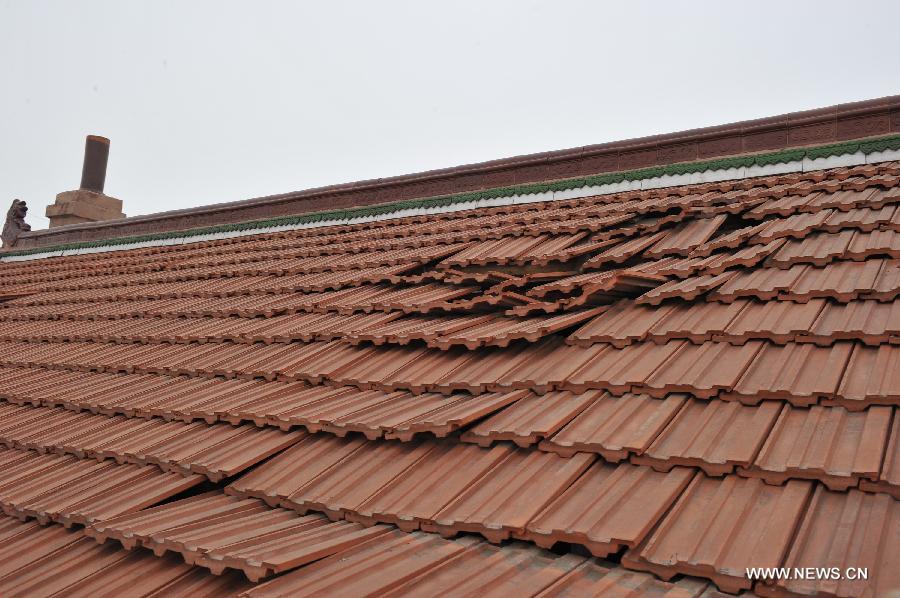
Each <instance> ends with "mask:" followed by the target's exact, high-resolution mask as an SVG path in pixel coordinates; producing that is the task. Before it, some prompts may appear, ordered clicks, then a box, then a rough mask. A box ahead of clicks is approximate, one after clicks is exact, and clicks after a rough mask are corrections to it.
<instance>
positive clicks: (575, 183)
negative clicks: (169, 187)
mask: <svg viewBox="0 0 900 598" xmlns="http://www.w3.org/2000/svg"><path fill="white" fill-rule="evenodd" d="M889 151H900V135H888V136H883V137H875V138H869V139H863V140H854V141H847V142H843V143H830V144H826V145H819V146H810V147H807V148H792V149H786V150H781V151H777V152H768V153H756V154H744V155H740V156H730V157H726V158H716V159H713V160H702V161H692V162H678V163H674V164H669V165H666V166H654V167H649V168H639V169H633V170H624V171H618V172H609V173H603V174H597V175H590V176H581V177H573V178H566V179H558V180H555V181H547V182H542V183H526V184H522V185H513V186H506V187H495V188H492V189H483V190H479V191H469V192H464V193H456V194H450V195H441V196H434V197H424V198H417V199H406V200H400V201H394V202H387V203H381V204H376V205H369V206H356V207H348V208H341V209H337V210H324V211H318V212H306V213H302V214H297V215H292V216H280V217H276V218H268V219H262V220H248V221H245V222H237V223H230V224H220V225H215V226H207V227H198V228H192V229H186V230H177V231H163V232H159V233H154V234H148V235H134V236H125V237H115V238H108V239H98V240H93V241H82V242H74V243H63V244H59V245H50V246H37V247H30V248H27V249H21V250H15V249H14V250H12V251H5V252H0V259H3V258H9V257H17V256H28V255H35V254H44V253H57V252H62V251H70V250H78V249H90V248H99V247H112V246H116V245H134V244H138V243H148V242H154V241H163V240H168V239H188V238H192V237H199V236H204V235H210V234H221V233H233V232H241V231H255V232H262V231H261V230H260V229H265V228H274V227H281V226H286V227H292V226H298V225H305V224H311V225H317V226H335V225H340V224H350V222H346V221H350V220H353V219H374V218H377V219H379V220H381V219H388V218H398V217H403V216H408V215H410V214H403V213H402V212H404V211H410V210H412V211H416V210H424V209H435V208H446V207H450V206H454V205H457V204H467V203H475V202H479V201H485V200H496V199H501V198H515V197H519V196H525V195H536V194H541V193H547V192H550V193H553V192H562V191H570V190H574V189H581V188H585V187H601V186H604V185H615V184H619V183H629V182H635V181H647V180H653V179H662V178H663V177H678V176H683V175H691V174H698V173H703V172H715V171H727V170H730V169H735V168H752V167H760V168H765V167H770V166H774V165H779V164H787V163H792V162H803V161H805V160H809V161H814V160H824V159H828V158H833V157H836V156H847V155H854V154H857V153H860V154H862V155H863V156H868V155H869V154H873V153H880V152H889ZM821 167H822V166H820V168H821ZM824 167H827V166H824ZM760 174H765V173H760ZM746 176H747V175H746V174H744V175H740V174H738V175H736V176H735V177H727V178H745V177H746ZM664 182H666V183H668V184H659V185H655V188H661V187H667V186H679V185H683V184H686V182H683V181H664ZM698 182H699V181H698ZM595 194H603V192H598V193H595ZM550 199H552V198H547V200H550ZM560 199H563V198H560ZM534 201H545V199H540V200H534ZM472 207H479V206H472ZM384 216H387V217H388V218H380V217H384ZM255 232H254V233H249V234H255ZM40 234H41V233H40V231H35V232H33V233H24V234H23V235H22V237H20V239H25V238H28V237H38V236H40ZM48 257H49V256H48Z"/></svg>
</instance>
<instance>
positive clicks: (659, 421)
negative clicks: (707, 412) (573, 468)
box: [540, 393, 686, 462]
mask: <svg viewBox="0 0 900 598" xmlns="http://www.w3.org/2000/svg"><path fill="white" fill-rule="evenodd" d="M685 400H686V396H685V395H682V394H670V395H668V396H667V397H666V398H665V399H654V398H651V397H650V396H648V395H632V394H626V395H623V396H621V397H614V396H612V395H610V394H608V393H604V394H603V395H602V396H601V397H600V398H599V399H598V400H596V401H595V402H594V403H593V404H591V405H590V406H588V407H587V409H585V410H584V411H582V412H581V413H580V414H578V415H577V416H576V417H575V418H574V419H573V420H572V421H571V422H569V423H568V424H567V425H566V426H565V427H564V428H563V429H562V430H561V431H559V432H558V433H556V434H555V435H553V436H552V437H551V438H550V439H548V440H544V441H543V442H541V445H540V446H541V449H542V450H546V451H552V452H554V453H558V454H560V455H562V456H564V457H570V456H572V455H574V454H575V453H576V452H579V451H580V452H589V453H599V454H600V455H601V456H602V457H603V458H604V459H605V460H606V461H611V462H615V461H621V460H622V459H626V458H627V457H628V454H629V453H634V454H641V453H643V452H644V451H645V450H646V449H647V448H648V447H649V446H650V444H651V443H652V442H653V440H654V439H655V438H656V436H657V435H658V434H659V432H660V431H662V430H663V428H665V427H666V425H667V424H668V423H669V422H670V421H671V419H672V418H673V417H674V416H675V414H676V413H678V411H679V410H680V409H681V407H682V406H683V405H684V402H685Z"/></svg>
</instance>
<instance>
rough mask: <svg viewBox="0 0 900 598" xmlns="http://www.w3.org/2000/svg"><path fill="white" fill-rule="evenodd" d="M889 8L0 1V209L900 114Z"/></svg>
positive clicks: (132, 207) (229, 189) (217, 192)
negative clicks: (888, 110)
mask: <svg viewBox="0 0 900 598" xmlns="http://www.w3.org/2000/svg"><path fill="white" fill-rule="evenodd" d="M897 23H900V2H892V1H884V2H875V1H873V2H866V1H860V0H857V1H856V2H849V1H843V2H831V1H823V0H815V1H808V2H794V1H790V2H789V1H785V0H778V1H772V2H770V1H760V2H749V3H748V2H721V1H710V2H664V1H662V0H659V1H655V2H638V1H628V2H618V3H611V2H610V3H606V2H599V1H593V2H591V1H574V0H573V1H566V0H552V1H546V2H534V1H523V0H503V1H500V0H497V1H493V0H476V1H472V2H468V1H458V0H457V1H453V2H427V1H422V0H420V1H418V2H414V1H410V2H396V1H386V0H382V1H379V2H371V1H369V2H363V1H360V2H341V1H335V0H331V1H328V2H321V1H320V2H266V1H256V2H249V1H248V2H225V1H222V0H216V1H209V2H205V1H197V0H192V1H190V2H168V1H162V0H154V1H147V2H137V1H123V0H110V1H92V0H80V1H78V2H74V1H59V2H47V1H42V0H16V1H11V0H0V201H2V204H3V205H2V209H3V212H5V211H6V206H7V205H8V203H9V202H10V201H12V199H13V198H16V197H18V198H22V199H25V200H27V202H28V204H29V207H30V208H31V211H30V213H29V215H28V221H29V222H30V223H31V224H32V226H33V227H34V228H45V227H46V226H47V220H46V218H44V215H43V214H44V208H45V206H46V205H47V204H48V203H52V202H53V200H54V198H55V195H56V193H58V192H60V191H66V190H71V189H75V188H76V187H77V186H78V183H79V180H80V175H81V160H82V151H83V145H84V136H85V135H87V134H89V133H93V134H98V135H104V136H106V137H109V138H110V139H111V140H112V148H111V153H110V161H109V170H108V175H107V181H106V192H107V193H108V194H110V195H113V196H115V197H119V198H121V199H123V200H124V202H125V212H126V213H127V214H129V215H138V214H146V213H152V212H158V211H162V210H169V209H177V208H184V207H190V206H197V205H203V204H209V203H215V202H221V201H229V200H235V199H244V198H249V197H257V196H261V195H268V194H272V193H283V192H288V191H295V190H300V189H305V188H308V187H314V186H319V185H326V184H334V183H342V182H349V181H354V180H360V179H366V178H375V177H381V176H390V175H397V174H404V173H410V172H416V171H421V170H427V169H432V168H439V167H445V166H453V165H457V164H464V163H470V162H478V161H482V160H489V159H494V158H501V157H506V156H513V155H518V154H526V153H532V152H538V151H545V150H552V149H562V148H567V147H575V146H580V145H586V144H592V143H602V142H606V141H615V140H618V139H624V138H631V137H639V136H644V135H652V134H656V133H667V132H672V131H678V130H682V129H688V128H693V127H701V126H707V125H716V124H723V123H726V122H732V121H737V120H744V119H748V118H756V117H763V116H771V115H775V114H780V113H784V112H790V111H795V110H802V109H807V108H816V107H821V106H828V105H831V104H836V103H840V102H846V101H853V100H863V99H870V98H875V97H881V96H886V95H892V94H896V93H900V66H898V63H900V61H898V58H900V49H898V45H897Z"/></svg>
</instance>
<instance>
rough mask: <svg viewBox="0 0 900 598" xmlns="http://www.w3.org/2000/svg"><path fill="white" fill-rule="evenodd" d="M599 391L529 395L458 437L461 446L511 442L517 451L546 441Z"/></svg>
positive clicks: (588, 403)
mask: <svg viewBox="0 0 900 598" xmlns="http://www.w3.org/2000/svg"><path fill="white" fill-rule="evenodd" d="M602 395H603V392H602V391H597V390H593V391H588V392H585V393H582V394H573V393H571V392H568V391H560V392H551V393H548V394H545V395H540V396H538V395H530V396H528V397H526V398H524V399H522V400H521V401H517V402H515V403H513V404H512V405H511V406H509V407H507V408H505V409H503V410H502V411H500V412H499V413H496V414H494V415H492V416H491V417H489V418H487V419H486V420H485V421H483V422H481V423H479V424H478V425H476V426H474V427H473V428H471V429H469V430H467V431H466V432H464V433H463V434H462V436H461V437H460V439H461V440H462V441H463V442H474V443H476V444H479V445H481V446H484V447H487V446H490V445H491V444H492V443H494V442H496V441H498V440H511V441H513V442H515V443H516V444H517V445H519V446H521V447H527V446H529V445H532V444H537V443H538V442H539V441H540V440H542V439H544V438H548V437H550V436H552V435H553V434H554V433H556V432H557V431H558V430H559V429H561V428H562V427H563V426H565V425H566V424H567V423H569V422H570V421H571V420H572V419H573V418H574V417H577V416H578V414H579V413H581V412H582V411H584V409H585V408H587V407H588V406H589V405H591V404H592V403H593V402H594V401H595V400H596V399H597V398H599V397H601V396H602Z"/></svg>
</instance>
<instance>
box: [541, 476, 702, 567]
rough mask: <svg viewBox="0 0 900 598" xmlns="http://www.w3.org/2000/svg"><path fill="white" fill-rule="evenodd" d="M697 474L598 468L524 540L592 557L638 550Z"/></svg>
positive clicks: (554, 504)
mask: <svg viewBox="0 0 900 598" xmlns="http://www.w3.org/2000/svg"><path fill="white" fill-rule="evenodd" d="M694 475H695V474H694V472H693V471H692V470H690V469H687V468H683V467H676V468H674V469H672V470H671V471H669V472H668V473H659V472H656V471H653V470H652V469H650V468H649V467H636V466H634V465H628V464H620V465H600V464H597V465H595V466H594V467H591V468H590V469H588V471H587V472H585V474H584V475H582V476H581V477H580V478H578V480H577V481H576V482H575V483H574V484H572V485H571V486H570V487H569V488H568V489H567V490H566V491H565V492H564V493H562V494H561V495H560V496H558V497H557V498H556V499H555V500H554V501H553V502H551V503H550V504H549V505H547V507H546V508H545V509H544V510H543V511H542V512H541V513H540V514H538V515H537V516H536V517H535V518H534V519H532V520H531V522H530V523H529V524H528V528H527V531H526V533H525V537H526V538H527V539H529V540H532V541H534V542H536V543H537V544H538V546H542V547H544V548H551V547H552V546H553V545H554V544H555V543H557V542H572V543H575V544H581V545H582V546H585V547H587V549H588V550H590V552H591V554H593V555H594V556H600V557H603V556H607V555H609V554H610V553H613V552H617V551H618V550H619V549H620V548H621V547H623V546H635V545H636V544H637V543H638V542H640V541H641V540H643V539H644V538H645V537H646V536H647V534H648V533H649V532H650V530H651V529H652V528H653V526H654V525H655V524H656V523H657V521H659V519H660V518H661V517H662V516H663V514H664V513H665V512H666V510H668V508H669V507H670V506H671V505H672V503H674V502H675V500H676V498H677V497H678V496H679V494H680V493H681V492H682V491H683V490H684V489H685V487H686V486H687V485H688V483H689V482H690V481H691V478H692V477H693V476H694Z"/></svg>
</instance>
